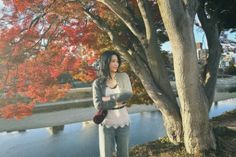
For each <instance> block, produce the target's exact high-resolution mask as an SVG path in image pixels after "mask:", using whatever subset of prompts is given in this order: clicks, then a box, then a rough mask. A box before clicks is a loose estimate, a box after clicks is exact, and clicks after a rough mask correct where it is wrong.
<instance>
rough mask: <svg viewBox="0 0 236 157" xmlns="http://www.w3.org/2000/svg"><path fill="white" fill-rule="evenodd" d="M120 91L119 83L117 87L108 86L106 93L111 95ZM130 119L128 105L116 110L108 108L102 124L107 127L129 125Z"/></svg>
mask: <svg viewBox="0 0 236 157" xmlns="http://www.w3.org/2000/svg"><path fill="white" fill-rule="evenodd" d="M116 93H120V89H119V86H118V85H117V86H116V88H113V89H112V88H109V87H106V90H105V94H106V96H109V95H111V94H116ZM115 107H116V106H115ZM129 123H130V119H129V114H128V111H127V108H126V107H123V108H121V109H116V110H108V113H107V116H106V117H105V119H104V120H103V122H102V125H104V126H105V127H107V128H110V127H114V128H118V127H124V126H126V125H129Z"/></svg>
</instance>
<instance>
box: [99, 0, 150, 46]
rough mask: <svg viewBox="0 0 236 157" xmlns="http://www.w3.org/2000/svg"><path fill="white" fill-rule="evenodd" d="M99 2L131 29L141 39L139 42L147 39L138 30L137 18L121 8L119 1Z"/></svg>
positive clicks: (106, 0) (100, 0)
mask: <svg viewBox="0 0 236 157" xmlns="http://www.w3.org/2000/svg"><path fill="white" fill-rule="evenodd" d="M98 1H99V2H101V3H103V4H105V5H106V6H107V7H108V8H110V9H111V10H112V11H113V12H114V13H115V14H116V15H117V16H118V17H119V18H120V19H121V20H122V21H123V22H124V24H125V25H126V26H127V27H128V28H129V29H130V31H131V32H132V33H133V34H134V35H135V36H136V37H137V38H138V39H139V41H141V42H143V40H144V39H145V38H146V37H145V35H144V34H143V33H142V32H141V31H140V30H138V28H137V25H138V23H137V22H136V20H135V18H134V17H133V16H132V15H131V14H130V12H129V10H128V9H127V8H125V7H120V5H119V2H117V0H112V1H111V0H98Z"/></svg>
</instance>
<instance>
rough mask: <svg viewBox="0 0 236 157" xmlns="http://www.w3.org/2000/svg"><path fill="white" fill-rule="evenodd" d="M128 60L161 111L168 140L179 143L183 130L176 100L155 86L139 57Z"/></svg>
mask: <svg viewBox="0 0 236 157" xmlns="http://www.w3.org/2000/svg"><path fill="white" fill-rule="evenodd" d="M129 62H130V66H131V68H132V70H133V71H134V72H135V74H136V75H137V76H138V77H139V78H140V80H141V82H142V84H143V86H144V88H145V89H146V91H147V93H148V95H149V96H150V98H151V99H152V100H153V101H154V103H155V104H156V105H157V107H158V109H159V110H160V111H161V113H162V116H163V120H164V125H165V128H166V132H167V135H168V137H169V139H170V141H171V142H172V143H174V144H179V143H180V142H181V141H182V137H183V132H182V121H181V116H180V110H179V108H178V105H177V102H176V101H172V100H171V99H169V97H168V96H167V95H165V94H164V93H163V92H162V91H161V90H160V87H157V85H156V84H155V82H154V79H153V78H152V77H151V76H150V74H149V73H148V71H147V69H146V68H145V66H144V64H143V63H142V61H141V60H140V59H139V58H137V57H136V59H135V61H134V60H129Z"/></svg>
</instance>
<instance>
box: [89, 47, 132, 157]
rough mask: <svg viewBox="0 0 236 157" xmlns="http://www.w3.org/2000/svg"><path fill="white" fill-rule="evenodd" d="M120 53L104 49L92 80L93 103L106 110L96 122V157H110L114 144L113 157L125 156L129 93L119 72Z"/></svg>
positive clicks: (122, 75)
mask: <svg viewBox="0 0 236 157" xmlns="http://www.w3.org/2000/svg"><path fill="white" fill-rule="evenodd" d="M120 65H121V58H120V55H119V54H118V53H117V52H115V51H105V52H104V53H103V54H102V55H101V58H100V65H99V66H100V70H99V78H98V79H96V80H95V81H94V82H93V103H94V106H95V108H96V109H97V110H100V109H103V110H107V111H108V113H107V116H106V117H105V119H104V120H103V122H102V123H101V124H99V150H100V157H112V154H113V151H114V148H115V144H116V151H117V157H128V156H129V151H128V149H129V148H128V146H129V125H130V119H129V115H128V111H127V108H126V107H125V105H126V103H127V101H128V99H129V98H130V97H131V96H132V87H131V83H130V79H129V77H128V75H127V74H126V73H119V72H118V69H119V67H120Z"/></svg>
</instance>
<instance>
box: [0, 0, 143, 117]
mask: <svg viewBox="0 0 236 157" xmlns="http://www.w3.org/2000/svg"><path fill="white" fill-rule="evenodd" d="M3 2H4V4H5V8H4V9H3V16H2V18H1V23H0V79H1V80H0V93H4V95H5V97H6V98H7V99H5V98H4V101H2V102H1V103H0V106H1V107H2V108H1V110H0V114H1V116H2V117H4V118H16V119H19V118H23V117H24V116H28V115H30V114H31V111H32V108H33V106H34V105H33V104H37V103H45V102H48V101H56V100H57V99H59V98H61V97H63V96H64V94H65V93H66V92H67V91H68V90H69V89H70V88H71V85H70V84H61V83H60V82H59V79H58V78H59V77H60V76H61V75H62V74H65V73H66V74H70V75H71V76H72V77H73V79H74V80H77V81H88V82H91V81H92V80H94V79H95V78H96V71H95V69H94V67H93V65H94V63H95V62H96V60H97V58H98V55H99V53H100V52H101V51H103V50H105V49H112V48H113V47H112V44H111V42H110V40H109V38H108V36H107V34H106V33H105V32H102V31H101V30H100V29H99V28H97V26H96V25H95V24H94V23H93V21H92V20H91V19H89V18H87V17H86V16H84V13H83V11H82V10H81V9H82V7H81V6H80V4H79V3H78V2H76V1H74V2H72V1H65V0H34V1H32V0H3ZM83 2H85V3H88V4H89V5H90V6H89V7H91V9H92V11H93V13H94V14H96V15H99V16H101V17H102V18H103V19H104V20H105V21H107V23H108V24H109V25H110V26H111V27H112V28H113V29H114V30H120V31H119V32H118V34H119V35H120V36H119V37H120V38H121V39H122V42H124V43H123V44H124V45H128V44H129V42H128V40H129V36H128V34H125V33H123V32H122V29H124V25H123V24H122V22H121V21H120V20H119V18H118V17H116V16H113V15H114V14H113V13H112V12H111V11H109V9H108V8H107V7H105V6H104V5H101V4H100V3H96V1H90V0H85V1H83ZM93 3H94V4H93ZM129 3H130V4H131V7H132V8H130V9H131V10H132V11H133V12H134V13H135V15H137V16H139V15H140V13H139V11H138V7H137V3H136V1H134V0H132V1H129ZM124 32H125V31H124ZM127 39H128V40H127ZM130 40H131V39H130ZM134 82H135V81H134ZM139 92H143V91H137V93H139ZM18 97H20V98H21V99H18ZM26 98H27V99H26Z"/></svg>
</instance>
